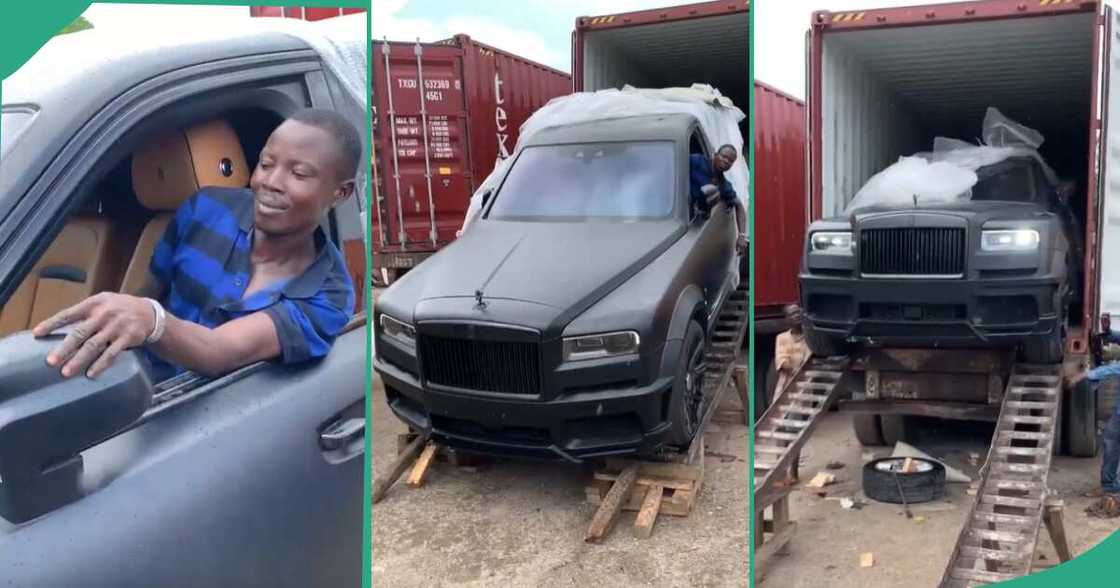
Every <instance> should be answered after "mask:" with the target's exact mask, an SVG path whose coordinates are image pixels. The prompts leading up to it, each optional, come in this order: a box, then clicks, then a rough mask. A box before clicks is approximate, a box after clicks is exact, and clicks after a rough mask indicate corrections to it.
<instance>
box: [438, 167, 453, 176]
mask: <svg viewBox="0 0 1120 588" xmlns="http://www.w3.org/2000/svg"><path fill="white" fill-rule="evenodd" d="M439 175H441V176H449V175H451V168H449V167H441V168H439Z"/></svg>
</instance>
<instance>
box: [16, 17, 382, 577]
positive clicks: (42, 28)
mask: <svg viewBox="0 0 1120 588" xmlns="http://www.w3.org/2000/svg"><path fill="white" fill-rule="evenodd" d="M101 3H103V4H182V5H196V6H245V7H248V6H303V7H307V8H364V9H365V11H366V38H367V39H369V37H370V32H371V23H370V19H371V18H372V12H373V10H372V8H373V7H372V0H259V1H256V2H251V1H247V0H110V1H107V2H101ZM90 4H93V2H92V1H91V0H50V1H49V2H44V3H35V2H24V1H20V2H12V3H10V5H5V6H4V18H2V19H0V39H2V40H3V41H0V44H2V46H3V50H2V51H0V80H2V79H4V78H7V77H8V76H10V75H11V74H12V73H14V72H15V71H16V70H17V69H19V67H20V66H21V65H23V63H24V62H26V61H27V60H28V59H30V58H31V56H32V55H34V54H35V52H36V51H38V50H39V48H40V47H42V46H43V45H44V44H45V43H46V42H47V41H49V40H50V39H51V37H53V36H54V34H55V33H56V32H58V31H59V30H61V29H62V28H63V27H64V26H66V25H67V24H69V23H70V22H72V21H73V20H74V19H76V18H77V17H78V16H80V15H81V14H82V13H83V12H85V10H86V8H88V7H89V5H90ZM366 50H367V56H368V55H369V48H368V47H367V49H366ZM372 76H373V65H372V62H371V61H370V60H369V59H367V60H366V109H365V110H366V112H367V113H368V112H370V104H369V97H370V96H371V95H372V89H371V86H370V83H371V81H372V80H371V78H372ZM0 104H3V95H0ZM372 135H373V127H372V121H371V120H370V117H369V116H366V125H365V136H366V138H367V140H368V139H369V138H370V137H372ZM371 147H372V146H371ZM370 194H371V187H369V186H367V188H366V193H365V194H364V195H363V198H365V208H364V210H366V211H369V210H370V206H371V203H370V200H371V198H370ZM365 256H366V260H365V271H366V276H367V279H366V280H365V284H364V285H363V292H364V296H365V298H364V300H365V306H366V307H365V311H366V316H367V317H370V316H373V308H372V304H373V300H372V294H373V292H372V291H371V283H370V280H369V279H368V277H369V276H370V275H371V272H372V266H373V263H372V261H373V260H372V259H371V253H370V246H369V239H365ZM371 332H372V330H371V329H370V328H369V326H368V325H367V328H366V365H365V378H364V382H363V384H364V387H365V408H366V435H365V454H364V456H363V458H362V459H363V467H362V586H363V588H368V587H369V585H370V573H371V571H372V567H373V565H372V564H373V562H372V560H371V556H372V554H371V552H370V503H369V493H370V476H371V475H372V473H373V472H372V460H371V459H370V455H371V453H370V443H371V438H372V435H371V429H370V419H371V416H372V412H371V408H372V400H371V394H370V388H371V384H372V379H371V378H370V377H369V374H370V373H371V372H370V370H371V368H372V365H371V363H372V357H371V356H372V352H373V341H372V338H371Z"/></svg>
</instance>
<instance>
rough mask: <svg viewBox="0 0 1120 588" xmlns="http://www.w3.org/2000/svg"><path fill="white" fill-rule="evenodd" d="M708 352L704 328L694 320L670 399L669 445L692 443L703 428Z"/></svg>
mask: <svg viewBox="0 0 1120 588" xmlns="http://www.w3.org/2000/svg"><path fill="white" fill-rule="evenodd" d="M706 351H707V341H706V340H705V337H704V329H703V327H701V326H700V323H698V322H696V321H695V320H691V321H689V322H688V329H687V330H686V331H685V334H684V341H683V342H682V344H681V355H680V357H679V358H678V359H677V374H676V377H675V378H674V379H673V389H672V392H671V396H670V398H669V443H670V444H672V445H674V446H677V447H684V446H687V445H688V444H689V443H691V442H692V437H693V436H694V435H696V429H697V427H699V425H700V416H701V414H700V409H701V408H702V405H703V402H702V401H703V389H704V370H705V368H706V365H705V364H706V358H705V353H706Z"/></svg>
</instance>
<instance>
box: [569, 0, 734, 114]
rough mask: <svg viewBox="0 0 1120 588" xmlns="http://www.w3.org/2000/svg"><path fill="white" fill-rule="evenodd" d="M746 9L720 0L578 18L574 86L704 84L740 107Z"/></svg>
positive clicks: (584, 88)
mask: <svg viewBox="0 0 1120 588" xmlns="http://www.w3.org/2000/svg"><path fill="white" fill-rule="evenodd" d="M749 9H750V2H749V1H748V0H724V1H716V2H698V3H693V4H682V5H679V6H669V7H665V8H654V9H650V10H639V11H635V12H626V13H620V14H607V15H600V16H593V17H592V16H583V17H580V18H578V19H577V20H576V29H575V31H574V33H573V35H572V72H573V74H574V76H575V80H574V82H575V84H574V87H575V89H576V91H594V90H602V89H605V88H621V87H622V86H623V85H625V84H630V85H632V86H639V87H654V88H659V87H672V86H684V87H688V86H691V85H692V84H693V83H706V84H711V85H712V86H714V87H716V88H718V89H719V90H720V92H722V93H723V95H724V96H727V97H729V98H731V99H732V100H733V101H734V102H735V105H736V106H738V107H739V108H740V109H742V110H743V112H746V111H747V108H748V103H749V100H750V83H749V80H750V73H749V71H750V61H749V57H750V39H749V38H748V37H749V32H750V31H749V27H750V21H749ZM746 124H747V123H746V122H744V123H743V125H742V126H743V128H744V129H745V128H746Z"/></svg>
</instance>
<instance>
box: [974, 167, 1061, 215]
mask: <svg viewBox="0 0 1120 588" xmlns="http://www.w3.org/2000/svg"><path fill="white" fill-rule="evenodd" d="M1038 175H1040V174H1038V173H1037V171H1036V170H1035V166H1034V164H1033V163H1031V162H1029V161H1027V160H1024V159H1007V160H1004V161H1001V162H999V163H997V164H994V165H988V166H984V167H982V168H980V169H978V170H976V176H977V177H978V178H979V181H977V182H976V185H975V186H973V187H972V200H1005V201H1011V202H1033V203H1037V204H1047V202H1046V198H1045V194H1044V193H1043V192H1041V191H1040V190H1039V189H1038V187H1039V184H1038V182H1037V181H1036V176H1038Z"/></svg>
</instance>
